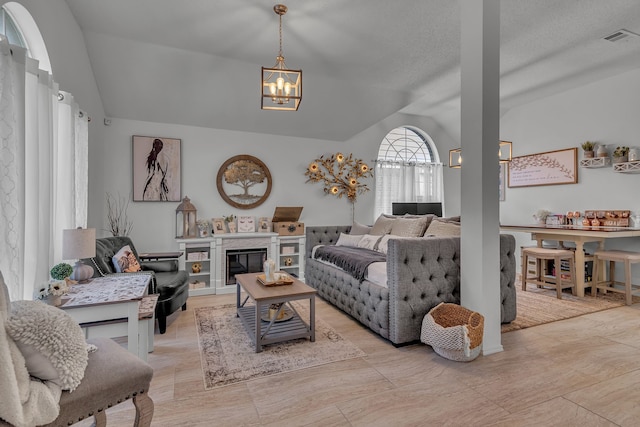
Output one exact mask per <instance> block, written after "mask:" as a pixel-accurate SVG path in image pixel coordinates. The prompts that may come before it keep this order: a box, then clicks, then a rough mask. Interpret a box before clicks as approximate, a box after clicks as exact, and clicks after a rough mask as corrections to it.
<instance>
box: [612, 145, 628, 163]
mask: <svg viewBox="0 0 640 427" xmlns="http://www.w3.org/2000/svg"><path fill="white" fill-rule="evenodd" d="M628 155H629V147H625V146H618V147H616V149H615V150H613V154H612V156H613V161H614V163H623V162H626V161H627V156H628Z"/></svg>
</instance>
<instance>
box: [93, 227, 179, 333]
mask: <svg viewBox="0 0 640 427" xmlns="http://www.w3.org/2000/svg"><path fill="white" fill-rule="evenodd" d="M126 245H129V247H130V248H131V251H132V252H133V253H134V255H135V256H136V258H137V259H138V262H139V263H140V266H141V267H142V270H143V271H145V272H152V278H151V285H150V288H149V293H156V294H159V295H160V296H159V297H158V304H157V305H156V319H158V328H159V329H160V333H161V334H164V333H165V332H166V330H167V316H169V315H170V314H171V313H173V312H174V311H176V310H178V309H179V308H181V307H182V310H183V311H184V310H186V309H187V298H188V297H189V274H188V273H187V272H186V271H184V270H179V269H178V260H177V259H169V260H158V261H140V258H139V257H138V252H137V251H136V248H135V246H134V245H133V242H132V241H131V239H130V238H129V237H124V236H117V237H102V238H99V239H96V257H95V258H87V259H83V260H82V262H83V263H85V264H87V265H90V266H91V267H93V269H94V270H95V271H94V274H93V276H94V277H100V276H105V275H109V274H118V273H116V269H115V267H114V265H113V256H114V255H115V254H116V253H117V252H118V251H119V250H120V249H121V248H122V247H124V246H126ZM120 274H136V273H120Z"/></svg>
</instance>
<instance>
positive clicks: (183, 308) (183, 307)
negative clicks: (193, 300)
mask: <svg viewBox="0 0 640 427" xmlns="http://www.w3.org/2000/svg"><path fill="white" fill-rule="evenodd" d="M182 311H187V303H186V302H185V303H184V304H182Z"/></svg>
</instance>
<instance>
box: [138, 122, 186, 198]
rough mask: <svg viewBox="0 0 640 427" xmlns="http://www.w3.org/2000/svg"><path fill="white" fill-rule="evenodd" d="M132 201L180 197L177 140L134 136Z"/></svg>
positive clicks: (178, 142) (178, 147)
mask: <svg viewBox="0 0 640 427" xmlns="http://www.w3.org/2000/svg"><path fill="white" fill-rule="evenodd" d="M133 200H134V201H145V202H146V201H160V202H177V201H180V200H181V191H180V140H179V139H174V138H156V137H148V136H135V135H134V136H133Z"/></svg>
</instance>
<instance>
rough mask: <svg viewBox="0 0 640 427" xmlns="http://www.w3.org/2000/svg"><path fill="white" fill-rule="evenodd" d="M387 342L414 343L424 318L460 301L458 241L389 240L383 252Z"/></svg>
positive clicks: (438, 238) (440, 238) (446, 239)
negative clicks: (442, 306) (387, 310)
mask: <svg viewBox="0 0 640 427" xmlns="http://www.w3.org/2000/svg"><path fill="white" fill-rule="evenodd" d="M387 285H388V288H389V339H390V340H391V341H392V342H393V343H396V344H402V343H406V342H411V341H416V340H418V339H419V338H420V328H421V325H422V319H423V318H424V315H425V314H427V312H428V311H429V310H430V309H431V308H432V307H435V306H436V305H438V304H439V303H440V302H452V303H457V302H459V301H460V238H459V237H434V238H413V239H407V238H404V239H390V240H389V246H388V251H387Z"/></svg>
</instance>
